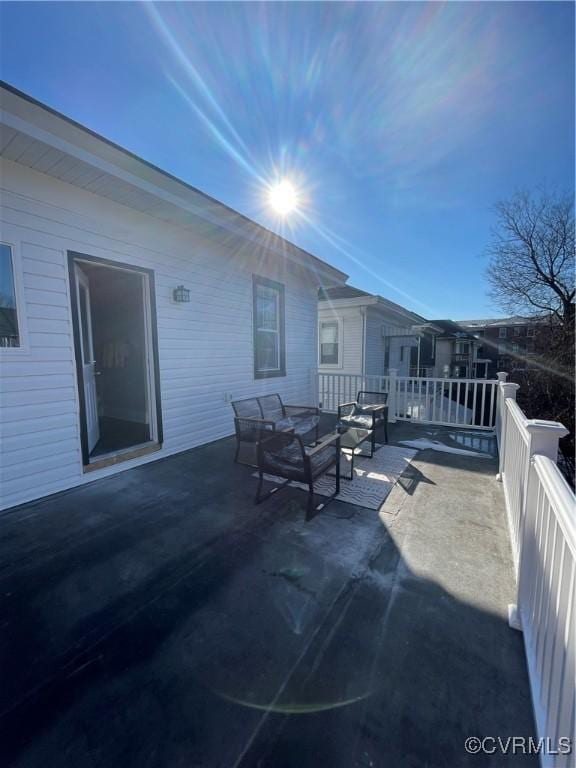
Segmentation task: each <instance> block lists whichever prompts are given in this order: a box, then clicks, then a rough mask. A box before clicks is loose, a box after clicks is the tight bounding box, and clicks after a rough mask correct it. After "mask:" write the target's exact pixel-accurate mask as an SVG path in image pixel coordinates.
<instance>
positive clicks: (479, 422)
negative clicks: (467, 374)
mask: <svg viewBox="0 0 576 768" xmlns="http://www.w3.org/2000/svg"><path fill="white" fill-rule="evenodd" d="M316 386H317V393H318V403H319V405H320V407H321V408H322V410H324V411H328V412H336V411H337V410H338V406H339V405H341V404H342V403H348V402H352V401H354V400H355V399H356V395H357V393H358V392H359V391H360V390H369V391H373V392H386V393H388V406H389V409H388V418H389V420H390V421H391V422H394V421H396V420H401V421H411V422H418V423H423V424H440V425H445V426H460V427H473V428H474V429H486V430H491V429H493V428H494V424H495V420H496V392H497V386H498V381H496V380H487V379H441V378H418V377H412V376H397V375H396V372H395V371H392V370H391V371H390V375H389V376H363V375H360V374H347V373H324V372H322V373H320V372H319V373H318V374H317V385H316Z"/></svg>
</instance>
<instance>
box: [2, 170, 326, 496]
mask: <svg viewBox="0 0 576 768" xmlns="http://www.w3.org/2000/svg"><path fill="white" fill-rule="evenodd" d="M2 173H3V187H4V190H5V191H4V192H3V199H2V203H3V205H2V238H3V240H6V241H8V242H11V243H16V244H17V246H18V248H19V249H20V255H21V266H22V283H23V294H24V300H25V313H26V317H25V320H26V322H27V324H28V335H29V339H28V341H29V348H28V349H27V351H26V353H25V354H21V355H19V356H17V357H16V356H14V357H10V358H6V359H4V358H0V363H1V371H0V438H1V441H2V461H3V463H2V475H1V478H0V479H1V486H2V494H3V498H2V502H1V503H2V506H4V507H8V506H12V505H14V504H17V503H21V502H24V501H27V500H30V499H34V498H38V497H40V496H43V495H46V494H49V493H53V492H55V491H59V490H62V489H64V488H69V487H72V486H74V485H78V484H80V483H82V482H88V481H93V480H96V479H97V478H99V477H104V476H106V475H107V474H112V473H115V472H118V471H121V470H122V469H126V468H128V467H129V466H134V465H136V464H141V463H144V462H145V461H153V460H155V459H158V458H161V457H162V456H165V455H168V454H171V453H176V452H178V451H182V450H185V449H187V448H192V447H194V446H197V445H201V444H203V443H206V442H208V441H211V440H215V439H217V438H220V437H224V436H226V435H230V434H232V432H233V418H232V417H233V414H232V408H231V406H230V404H229V402H228V401H229V400H230V399H236V398H242V397H249V396H251V395H253V394H260V393H270V392H279V393H280V394H281V396H282V397H283V398H284V400H285V402H287V403H290V402H296V403H310V404H314V403H313V389H312V375H311V372H312V370H313V369H315V368H316V364H317V342H316V339H317V289H318V286H317V284H316V283H315V280H314V279H312V278H311V273H310V272H309V271H307V270H305V269H304V268H299V267H297V266H295V265H291V264H288V263H287V262H284V261H283V260H282V259H281V257H279V256H277V255H275V254H270V253H267V252H266V251H265V250H264V249H263V248H261V247H259V246H256V245H251V246H250V247H249V248H247V247H246V245H245V244H243V247H242V248H241V249H240V248H238V247H237V244H235V243H234V242H230V236H229V234H228V235H220V234H219V233H218V231H217V230H214V234H213V236H212V237H211V238H210V239H206V238H202V237H200V236H198V237H196V236H195V235H194V234H192V233H190V232H187V231H184V230H183V229H180V228H179V227H177V226H175V225H171V224H169V223H164V222H161V221H159V220H158V219H152V218H151V217H149V216H146V215H144V214H139V213H136V212H134V211H132V210H131V209H129V208H127V207H125V206H122V205H120V204H118V203H113V202H111V201H108V200H105V199H103V198H101V197H99V196H97V195H95V194H92V193H90V192H86V191H83V190H81V189H78V188H76V187H73V186H71V185H69V184H66V183H64V182H60V181H57V180H55V179H52V178H50V177H48V176H46V175H44V174H41V173H38V172H37V171H32V170H30V169H28V168H25V167H23V166H21V165H18V164H16V163H13V162H11V161H3V163H2ZM227 244H228V245H227ZM67 251H76V252H79V253H84V254H87V255H91V256H96V257H100V258H105V259H110V260H112V261H117V262H122V263H125V264H131V265H134V266H137V267H145V268H148V269H152V270H153V271H154V276H155V282H156V290H155V293H156V310H157V327H158V351H159V366H160V386H161V394H162V419H163V428H164V442H163V448H162V450H161V451H160V452H157V453H155V454H151V455H150V456H149V457H146V458H142V459H137V460H133V461H131V462H125V463H124V464H121V465H118V466H116V467H110V468H107V469H102V470H99V471H97V472H91V473H88V474H84V472H83V467H82V459H81V453H80V427H79V406H78V393H77V381H76V371H75V358H74V343H73V334H72V323H71V310H70V296H69V283H68V261H67ZM240 253H242V254H244V255H243V256H242V257H241V258H240V257H239V254H240ZM256 272H257V273H258V274H262V276H264V277H266V278H268V279H270V280H274V281H276V282H278V283H281V284H282V285H284V287H285V346H286V376H285V377H282V378H272V379H262V380H257V381H255V379H254V365H253V322H252V319H253V318H252V315H253V283H252V275H253V274H254V273H256ZM180 284H184V285H185V286H186V287H188V288H189V289H190V291H191V296H190V303H186V304H178V303H175V302H174V301H173V298H172V291H173V289H174V288H175V287H176V286H177V285H180Z"/></svg>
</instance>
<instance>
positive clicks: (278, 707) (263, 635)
mask: <svg viewBox="0 0 576 768" xmlns="http://www.w3.org/2000/svg"><path fill="white" fill-rule="evenodd" d="M233 449H234V446H233V443H232V441H230V440H224V441H219V442H218V443H214V444H211V445H210V446H205V447H203V448H199V449H196V450H194V451H189V452H187V453H186V454H180V455H178V456H176V457H172V458H169V459H166V460H164V461H161V462H157V463H155V464H152V465H148V466H146V467H141V468H138V469H135V470H131V471H129V472H125V473H122V474H120V475H117V476H115V477H114V478H109V479H106V480H103V481H99V482H97V483H94V484H93V485H90V486H86V487H84V488H81V489H76V490H75V491H72V492H69V493H67V494H64V495H60V496H59V497H54V498H52V499H48V500H45V501H43V502H41V503H38V504H35V505H28V506H27V507H22V508H21V509H20V510H17V511H15V512H14V513H12V514H11V515H8V516H6V517H4V518H3V526H2V534H1V535H2V538H1V540H0V545H1V549H2V552H1V558H0V559H1V560H2V561H3V562H5V563H8V565H7V566H6V567H5V569H4V571H3V573H2V574H1V575H0V595H1V596H2V633H1V635H0V663H1V679H2V686H1V691H0V695H1V697H2V699H1V701H2V711H3V715H2V717H1V718H0V755H1V757H0V762H1V763H2V764H6V765H14V766H27V767H28V768H35V766H42V768H44V767H45V766H52V765H73V766H74V767H75V768H81V767H83V766H86V767H87V768H88V767H92V766H117V765H118V766H120V765H122V766H123V768H131V766H138V768H141V767H142V766H163V767H164V766H206V768H212V766H244V767H245V768H248V767H249V766H250V767H251V766H255V765H259V766H273V767H274V768H278V766H298V768H301V767H302V766H314V767H316V766H318V765H330V766H336V767H337V766H342V767H343V768H349V767H350V766H402V767H403V768H404V766H414V767H415V768H416V767H418V768H423V767H424V766H432V767H433V766H446V767H447V768H456V767H457V766H458V767H459V766H468V765H470V766H478V765H482V766H484V765H493V766H500V765H503V764H504V763H505V761H506V760H508V759H510V760H512V758H505V757H504V756H502V755H499V754H495V755H490V756H489V755H486V756H480V755H468V754H467V753H466V751H465V749H464V741H465V739H466V737H467V736H479V737H482V736H502V737H504V738H505V737H506V736H509V735H510V736H512V735H524V736H530V735H533V723H532V713H531V705H530V697H529V690H528V682H527V675H526V669H525V662H524V656H523V649H522V638H521V635H520V634H518V633H516V632H513V631H512V630H510V629H509V627H508V626H507V622H506V598H507V596H508V593H509V591H510V578H511V577H510V573H511V569H510V562H509V558H508V560H507V559H506V555H505V554H504V550H505V548H506V547H507V541H506V539H504V543H503V544H500V543H499V542H500V540H501V537H502V536H504V537H505V535H506V533H505V522H503V521H502V526H504V527H501V526H500V522H499V517H498V510H496V509H494V510H491V508H490V509H489V508H486V511H484V512H483V515H484V516H483V517H482V518H481V519H480V518H479V516H478V515H477V514H474V513H473V510H472V506H473V503H472V502H470V503H469V505H468V506H469V509H468V510H466V509H463V508H462V505H461V503H460V500H459V498H457V499H456V501H455V503H454V504H453V505H452V506H450V505H445V504H444V502H443V501H442V498H443V497H440V496H434V495H432V496H430V493H431V492H433V493H435V494H439V493H440V490H441V488H440V482H439V481H440V479H441V478H443V477H444V475H443V474H442V473H444V472H445V471H446V468H447V467H448V464H447V465H446V467H445V466H443V465H442V463H441V462H444V461H445V462H448V463H449V459H453V460H454V461H455V463H456V465H459V464H461V463H462V461H465V462H466V461H467V462H468V466H467V468H464V469H463V470H462V472H463V474H464V475H465V480H464V483H465V485H466V486H467V487H466V494H467V496H468V497H469V498H470V497H471V498H472V499H473V498H474V494H475V493H478V492H479V489H480V488H482V487H483V486H482V483H483V482H487V481H485V480H484V479H483V478H481V477H480V476H479V475H478V474H475V472H474V469H470V466H469V465H470V463H471V460H470V459H467V460H463V459H462V457H454V456H451V457H450V456H449V455H447V454H443V455H442V459H441V460H439V461H438V463H433V464H430V473H429V476H427V477H425V476H424V474H423V473H422V466H424V464H423V463H418V462H415V464H414V466H413V468H412V472H413V474H412V477H407V479H406V487H399V488H398V492H399V493H405V494H407V496H406V498H407V499H408V501H406V502H405V504H404V506H403V507H402V509H401V511H400V514H399V515H398V516H397V518H396V519H395V520H393V521H390V522H387V521H385V520H383V518H382V516H380V517H379V516H378V514H377V513H375V512H372V511H370V510H366V509H362V508H359V507H354V506H351V505H347V504H343V503H341V502H333V503H332V504H331V505H330V507H328V508H327V509H326V510H324V511H323V513H321V514H319V515H317V516H316V517H314V518H313V519H312V520H310V521H308V522H307V521H306V520H305V501H306V495H305V493H303V492H302V491H299V490H295V489H288V490H285V491H283V493H282V495H281V496H277V497H272V499H270V500H269V501H268V502H266V504H263V505H261V506H259V507H254V505H253V503H252V498H253V493H254V488H255V482H256V481H255V479H254V478H253V477H252V471H251V470H250V469H248V468H244V467H238V466H234V465H233V464H232V463H231V460H232V456H233ZM430 453H434V452H430ZM427 454H428V452H426V460H427V459H428V456H427ZM446 457H448V458H446ZM433 459H434V461H436V459H437V456H434V457H433ZM487 463H490V462H487ZM223 468H225V472H223ZM448 468H449V467H448ZM455 471H456V474H457V473H458V472H459V471H460V470H458V469H456V470H455ZM411 481H413V482H412V484H411ZM446 490H447V489H444V491H443V492H444V493H445V492H446ZM427 499H428V502H429V503H427V502H426V500H427ZM499 526H500V527H499ZM512 761H513V760H512ZM516 761H518V758H516ZM523 764H536V763H535V762H534V763H531V762H529V761H528V759H527V758H526V759H525V761H524V762H523Z"/></svg>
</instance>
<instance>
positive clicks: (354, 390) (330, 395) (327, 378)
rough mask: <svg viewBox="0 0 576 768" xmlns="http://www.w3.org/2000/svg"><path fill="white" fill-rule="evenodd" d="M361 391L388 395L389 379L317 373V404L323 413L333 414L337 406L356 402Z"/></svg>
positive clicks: (385, 377)
mask: <svg viewBox="0 0 576 768" xmlns="http://www.w3.org/2000/svg"><path fill="white" fill-rule="evenodd" d="M361 390H368V391H370V392H388V393H389V392H390V378H389V377H388V376H362V375H361V374H353V373H318V402H319V404H320V407H321V408H322V410H323V411H328V412H330V413H335V412H336V411H337V410H338V406H339V405H342V404H343V403H351V402H353V401H354V400H356V395H357V394H358V392H360V391H361Z"/></svg>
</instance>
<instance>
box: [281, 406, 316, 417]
mask: <svg viewBox="0 0 576 768" xmlns="http://www.w3.org/2000/svg"><path fill="white" fill-rule="evenodd" d="M284 411H285V412H286V415H287V416H289V415H290V411H291V412H292V415H293V416H297V415H298V414H300V413H301V414H312V415H314V416H317V415H318V414H319V413H320V409H319V408H316V407H315V406H313V405H285V406H284Z"/></svg>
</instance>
